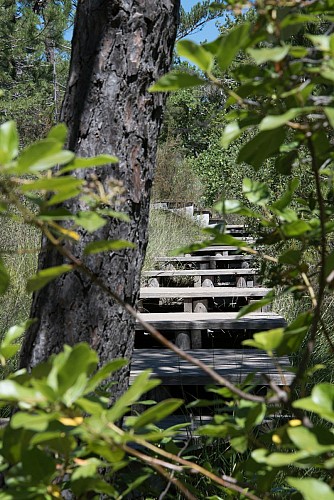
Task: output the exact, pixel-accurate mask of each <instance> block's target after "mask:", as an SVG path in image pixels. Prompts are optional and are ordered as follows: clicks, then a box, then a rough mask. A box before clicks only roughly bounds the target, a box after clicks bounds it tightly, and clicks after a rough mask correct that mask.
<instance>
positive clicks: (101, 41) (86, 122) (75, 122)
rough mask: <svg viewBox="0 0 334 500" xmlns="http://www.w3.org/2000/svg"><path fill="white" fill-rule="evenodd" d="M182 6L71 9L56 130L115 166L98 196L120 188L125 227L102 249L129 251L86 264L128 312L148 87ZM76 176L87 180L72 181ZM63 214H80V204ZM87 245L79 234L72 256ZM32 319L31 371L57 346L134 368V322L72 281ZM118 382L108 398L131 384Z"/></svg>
mask: <svg viewBox="0 0 334 500" xmlns="http://www.w3.org/2000/svg"><path fill="white" fill-rule="evenodd" d="M178 11H179V0H159V1H158V2H157V1H156V0H113V1H110V0H107V1H106V0H89V1H88V0H82V1H80V2H78V10H77V14H76V23H75V29H74V38H73V50H72V59H71V65H70V75H69V80H68V86H67V91H66V95H65V100H64V103H63V109H62V121H64V122H65V123H66V124H67V125H68V128H69V140H68V144H69V149H71V150H73V151H75V152H76V154H78V155H79V156H84V157H86V156H93V155H96V154H101V153H110V154H114V155H116V156H118V158H119V160H120V161H119V164H117V165H110V166H108V167H99V168H95V169H94V173H95V174H96V176H97V177H98V179H99V181H100V182H101V183H102V184H103V186H104V187H105V189H106V190H107V189H108V183H109V181H110V180H111V179H117V180H119V181H121V182H122V183H123V185H124V188H125V194H124V197H125V202H124V205H123V207H122V208H123V211H124V212H126V213H127V214H128V215H129V217H130V219H131V222H130V223H125V222H120V221H118V220H115V219H110V220H108V223H107V225H106V226H104V227H103V228H102V229H101V230H99V231H98V233H97V236H96V235H95V236H94V238H95V239H96V237H98V238H99V239H118V238H120V239H125V240H128V241H131V242H134V243H135V244H136V248H135V249H126V250H122V251H117V252H105V253H101V254H96V255H94V256H91V257H89V258H85V259H84V261H85V263H86V264H87V266H89V267H90V269H92V271H93V272H95V273H96V275H98V276H99V277H100V278H101V279H102V280H103V281H104V282H105V284H106V285H107V286H109V287H110V288H111V289H113V290H115V291H116V292H117V294H119V295H120V296H121V298H122V299H124V300H125V301H127V302H128V303H130V304H132V305H135V303H136V300H137V297H138V292H139V286H140V271H141V267H142V264H143V259H144V256H145V249H146V245H147V225H148V212H149V198H150V190H151V185H152V178H153V170H154V165H155V157H156V145H157V137H158V133H159V128H160V124H161V119H162V112H163V106H164V101H165V96H163V95H161V94H150V93H149V92H148V91H147V89H148V87H149V86H150V85H151V84H152V83H153V82H154V81H156V80H157V79H158V77H159V76H161V75H162V74H163V73H165V72H166V71H167V70H168V69H169V66H170V63H171V58H172V50H173V45H174V40H175V35H176V27H177V26H176V25H177V17H178ZM77 175H78V176H79V175H80V176H86V178H87V176H88V174H87V173H83V172H81V171H78V172H77ZM68 208H71V209H74V210H77V209H80V207H79V206H78V203H77V202H73V203H72V205H71V206H70V207H69V206H68ZM91 239H92V236H91V235H89V234H87V233H85V232H82V238H81V242H80V244H79V245H76V247H75V250H74V252H75V255H76V256H77V257H79V258H82V249H83V248H84V246H85V245H86V244H87V243H88V242H89V241H91ZM63 261H64V259H63V257H61V256H60V255H59V254H58V253H57V252H56V251H55V250H47V251H44V252H42V253H41V255H40V259H39V267H40V268H45V267H50V266H54V265H60V264H62V263H63ZM32 317H36V318H38V321H37V322H36V323H35V324H34V325H33V326H32V327H31V328H30V329H29V331H28V332H27V335H26V337H25V340H24V343H23V347H22V351H21V365H22V366H26V367H31V366H34V365H36V364H37V363H39V362H40V361H43V360H45V359H46V358H47V357H48V356H49V355H50V354H52V353H55V352H59V351H60V350H61V348H62V346H63V344H70V345H71V344H74V343H76V342H80V341H87V342H89V343H90V345H91V346H92V347H93V348H95V349H96V350H97V352H98V354H99V356H100V362H101V364H103V363H105V362H106V361H107V360H110V359H114V358H117V357H127V358H131V354H132V349H133V342H134V321H133V319H132V318H131V317H130V316H129V315H128V314H127V313H126V312H125V311H124V310H123V309H122V307H120V306H119V305H118V304H117V303H115V302H114V301H113V300H111V299H110V298H109V297H108V296H106V294H105V293H104V292H102V291H101V290H100V289H99V288H98V287H97V286H96V285H94V284H93V283H91V281H90V280H89V279H88V278H86V277H85V276H84V275H83V274H82V273H80V272H79V271H78V272H77V271H75V272H72V273H68V274H67V275H64V276H63V277H61V278H60V279H58V280H56V281H54V282H52V283H51V284H49V285H48V286H46V287H45V288H43V289H42V290H41V291H39V292H38V293H36V294H35V295H34V298H33V306H32ZM128 371H129V370H128V369H125V370H124V371H123V372H122V373H121V374H120V376H119V377H118V384H117V388H116V392H115V395H116V396H117V395H118V394H120V393H122V392H123V391H124V389H125V388H126V386H127V382H128Z"/></svg>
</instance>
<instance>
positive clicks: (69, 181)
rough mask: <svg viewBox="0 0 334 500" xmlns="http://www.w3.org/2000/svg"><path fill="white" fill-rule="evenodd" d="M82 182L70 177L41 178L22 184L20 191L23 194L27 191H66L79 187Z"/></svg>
mask: <svg viewBox="0 0 334 500" xmlns="http://www.w3.org/2000/svg"><path fill="white" fill-rule="evenodd" d="M83 182H84V181H83V180H81V179H76V178H75V177H71V176H66V177H51V178H43V179H38V180H36V181H32V182H29V183H28V184H23V185H22V186H21V191H22V192H23V193H26V192H29V191H63V190H64V191H68V190H70V189H73V188H79V187H81V186H82V185H83Z"/></svg>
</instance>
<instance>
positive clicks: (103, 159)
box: [59, 154, 119, 175]
mask: <svg viewBox="0 0 334 500" xmlns="http://www.w3.org/2000/svg"><path fill="white" fill-rule="evenodd" d="M118 161H119V160H118V158H116V156H111V155H106V154H104V155H98V156H92V157H91V158H77V157H76V158H74V159H73V161H71V163H70V164H69V165H66V167H63V168H62V169H60V170H59V175H61V174H64V173H66V172H71V171H72V170H77V169H80V168H92V167H100V166H102V165H109V164H110V163H118Z"/></svg>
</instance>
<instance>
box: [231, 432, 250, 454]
mask: <svg viewBox="0 0 334 500" xmlns="http://www.w3.org/2000/svg"><path fill="white" fill-rule="evenodd" d="M230 443H231V446H232V448H233V449H234V450H235V451H237V452H238V453H245V452H246V451H247V449H248V437H247V436H245V435H244V434H243V435H241V436H235V437H232V438H231V439H230Z"/></svg>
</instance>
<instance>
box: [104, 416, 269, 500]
mask: <svg viewBox="0 0 334 500" xmlns="http://www.w3.org/2000/svg"><path fill="white" fill-rule="evenodd" d="M108 427H110V428H111V429H113V430H114V431H116V432H117V433H118V434H119V435H124V434H125V432H124V431H122V429H120V428H119V427H117V426H116V425H115V424H112V423H109V424H108ZM132 439H134V440H135V441H136V443H138V444H140V445H141V446H144V447H145V448H147V449H149V450H151V451H152V452H154V453H156V454H157V455H161V456H163V457H165V458H168V459H169V460H172V461H173V462H176V463H179V464H181V465H183V466H185V467H186V468H187V469H189V470H190V471H192V472H198V473H200V474H202V475H203V476H205V477H207V478H209V479H211V480H212V481H214V482H215V483H217V484H219V485H220V486H223V487H224V488H228V489H230V490H233V491H236V492H238V493H240V494H241V495H244V496H245V497H246V498H249V499H250V500H261V499H260V498H259V497H258V496H256V495H254V494H253V493H250V492H248V491H246V489H245V488H242V487H241V486H239V485H238V484H236V482H235V478H232V477H231V478H229V477H228V476H224V479H222V478H220V477H218V476H216V475H215V474H213V473H212V472H210V471H209V470H207V469H204V468H203V467H201V466H200V465H198V464H196V463H194V462H190V461H189V460H186V459H184V458H181V457H179V456H177V455H174V454H173V453H169V452H167V451H165V450H163V449H162V448H158V447H157V446H155V445H153V444H152V443H149V442H148V441H145V439H142V438H140V437H139V436H133V437H132ZM118 446H121V447H122V448H123V449H124V451H126V452H127V453H132V451H131V450H132V448H130V447H128V446H126V445H118ZM134 451H135V453H140V452H138V451H137V450H134ZM149 458H151V457H149ZM227 478H228V479H227ZM246 488H247V487H246Z"/></svg>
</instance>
